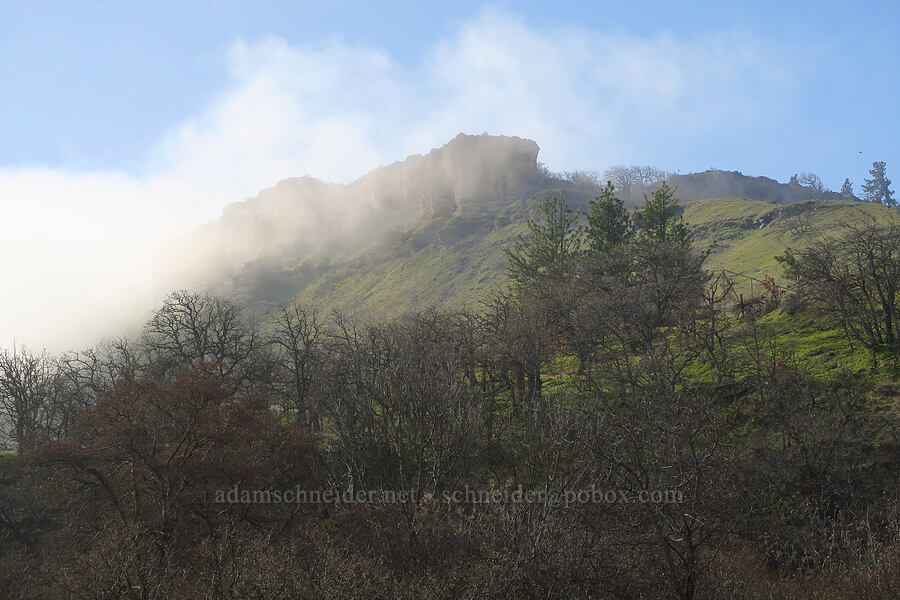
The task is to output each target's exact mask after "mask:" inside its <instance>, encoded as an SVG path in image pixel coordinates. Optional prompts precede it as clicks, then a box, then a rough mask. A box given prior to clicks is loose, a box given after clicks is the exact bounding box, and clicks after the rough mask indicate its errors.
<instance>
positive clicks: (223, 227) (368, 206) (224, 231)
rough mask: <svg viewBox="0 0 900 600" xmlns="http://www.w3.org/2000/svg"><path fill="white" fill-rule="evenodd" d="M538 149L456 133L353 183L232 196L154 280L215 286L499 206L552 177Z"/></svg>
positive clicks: (292, 182) (160, 264)
mask: <svg viewBox="0 0 900 600" xmlns="http://www.w3.org/2000/svg"><path fill="white" fill-rule="evenodd" d="M538 151H539V148H538V145H537V144H536V143H535V142H534V141H532V140H527V139H522V138H518V137H507V136H490V135H486V134H484V135H477V136H473V135H464V134H459V135H458V136H456V137H455V138H453V139H452V140H451V141H450V142H449V143H447V144H446V145H445V146H443V147H441V148H437V149H434V150H432V151H431V152H429V153H428V154H425V155H414V156H410V157H408V158H407V159H406V160H404V161H399V162H395V163H393V164H390V165H387V166H384V167H380V168H378V169H375V170H374V171H372V172H370V173H368V174H367V175H365V176H363V177H361V178H359V179H358V180H356V181H354V182H352V183H350V184H332V183H326V182H324V181H321V180H318V179H315V178H312V177H297V178H291V179H286V180H284V181H281V182H279V183H278V184H277V185H275V186H274V187H272V188H268V189H265V190H262V191H261V192H260V193H259V194H258V195H257V196H256V197H254V198H250V199H248V200H245V201H243V202H236V203H233V204H230V205H228V206H227V207H226V208H225V210H224V211H223V214H222V216H221V217H220V218H219V219H217V220H215V221H213V222H211V223H208V224H206V225H204V226H203V227H201V228H199V229H197V230H196V231H194V232H193V233H191V234H190V235H188V236H186V237H185V238H183V239H182V240H181V241H180V242H178V243H177V244H176V245H175V246H174V247H173V248H171V249H169V250H168V251H166V252H165V253H164V254H161V255H159V256H158V257H157V260H156V262H155V265H154V276H155V280H156V287H157V288H158V289H161V290H164V289H172V288H175V287H201V288H205V287H210V286H211V284H213V283H216V282H221V281H222V280H223V278H227V277H228V276H229V275H231V274H234V273H236V272H238V271H239V270H241V269H242V268H243V267H244V265H246V264H248V263H250V262H252V261H256V260H260V259H262V258H264V257H271V256H273V255H279V256H285V255H294V256H299V255H302V254H308V253H310V252H315V251H319V250H327V249H328V248H329V247H331V246H335V245H340V246H341V247H346V245H347V244H357V245H360V244H366V243H368V242H370V241H371V240H372V239H373V238H375V237H377V236H379V235H383V234H385V233H386V232H391V231H403V230H405V229H407V228H409V227H410V226H411V225H412V224H413V223H416V222H417V221H419V220H421V219H423V218H429V217H446V216H459V215H466V214H478V213H492V212H496V211H499V210H500V209H502V208H503V207H505V206H507V205H508V204H509V203H510V202H513V201H515V200H517V199H520V198H528V197H531V196H532V195H534V194H535V193H537V192H539V191H540V190H542V189H546V188H547V187H549V186H550V185H552V183H553V181H552V180H550V179H549V178H548V177H547V175H546V174H545V173H544V172H543V171H542V170H541V169H540V168H539V167H538V163H537V156H538ZM557 183H558V182H557Z"/></svg>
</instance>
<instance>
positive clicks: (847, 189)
mask: <svg viewBox="0 0 900 600" xmlns="http://www.w3.org/2000/svg"><path fill="white" fill-rule="evenodd" d="M841 196H846V197H848V198H852V197H853V182H852V181H850V178H849V177H848V178H847V179H844V185H842V186H841Z"/></svg>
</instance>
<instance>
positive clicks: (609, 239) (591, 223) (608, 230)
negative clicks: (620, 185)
mask: <svg viewBox="0 0 900 600" xmlns="http://www.w3.org/2000/svg"><path fill="white" fill-rule="evenodd" d="M587 217H588V225H587V239H588V244H589V245H590V249H591V250H592V251H594V252H605V251H607V250H609V249H610V248H614V247H615V246H619V245H621V244H623V243H625V242H626V241H627V240H628V239H629V238H631V236H632V235H633V229H632V224H631V217H630V216H629V214H628V210H626V209H625V205H624V203H623V202H622V201H621V200H619V199H618V198H616V196H615V187H614V186H613V184H612V182H611V181H607V182H606V187H605V188H603V190H601V192H600V195H599V196H597V197H596V198H595V199H594V200H591V203H590V211H589V212H588V216H587Z"/></svg>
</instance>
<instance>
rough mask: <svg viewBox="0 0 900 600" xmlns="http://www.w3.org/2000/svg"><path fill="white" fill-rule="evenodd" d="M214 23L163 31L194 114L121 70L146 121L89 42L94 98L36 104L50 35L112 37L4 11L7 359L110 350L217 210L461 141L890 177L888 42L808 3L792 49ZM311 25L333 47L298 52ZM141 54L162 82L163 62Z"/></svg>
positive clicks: (745, 39) (478, 12)
mask: <svg viewBox="0 0 900 600" xmlns="http://www.w3.org/2000/svg"><path fill="white" fill-rule="evenodd" d="M204 10H206V11H207V12H203V11H198V12H192V13H191V14H190V15H186V16H185V17H184V18H186V19H194V20H195V21H196V23H197V24H199V23H201V22H202V21H203V20H204V19H209V18H211V16H210V15H211V14H212V13H215V14H216V15H217V19H219V20H218V21H217V22H216V28H214V29H216V31H218V32H219V33H220V35H219V37H217V38H196V39H195V38H191V37H190V36H191V31H189V29H190V28H189V27H187V25H189V24H190V23H189V22H188V23H186V22H179V21H178V20H176V19H175V18H174V17H172V18H171V19H170V20H169V21H163V22H162V24H160V23H157V25H158V26H159V27H160V31H163V32H166V33H167V34H170V35H171V36H172V38H173V39H174V40H175V42H173V43H175V44H176V45H177V44H179V43H180V44H185V43H186V41H185V40H188V39H190V40H191V49H192V50H191V51H192V52H193V54H190V55H189V56H186V57H185V58H184V60H181V61H169V62H168V63H166V64H167V65H170V68H172V69H174V70H179V69H180V70H181V71H180V72H183V73H184V74H187V73H188V72H190V73H201V74H204V77H201V80H202V82H205V83H204V84H203V85H201V84H200V83H197V84H196V85H193V86H192V87H191V89H192V90H193V93H194V94H195V98H194V101H193V102H186V101H185V99H184V96H183V94H181V92H180V91H179V90H177V89H167V88H166V87H165V84H166V83H171V82H170V80H169V79H167V77H166V76H164V75H161V74H159V73H156V72H150V71H147V72H146V73H144V72H142V69H141V66H140V64H141V63H140V61H138V62H136V63H135V64H133V65H131V66H130V67H128V69H129V72H132V73H133V72H134V71H137V72H138V73H139V74H140V75H139V77H144V76H146V79H147V80H149V81H150V82H154V81H156V82H157V83H158V84H159V87H157V88H156V89H155V90H154V93H153V94H152V97H150V98H145V99H142V100H141V101H140V103H138V104H135V105H130V104H127V103H125V102H123V103H121V104H116V103H115V102H112V103H109V101H108V100H107V98H109V97H112V98H120V99H121V98H123V92H122V86H124V85H127V83H125V82H123V81H122V80H121V79H119V78H117V77H116V76H115V74H116V72H117V69H116V68H115V66H114V64H113V63H115V62H116V61H117V60H118V59H117V55H116V52H114V51H112V50H114V49H113V48H110V47H105V46H103V44H104V43H106V42H102V41H93V42H90V43H93V44H95V46H96V52H95V53H94V54H92V55H91V56H93V60H94V61H95V62H86V63H84V64H79V65H69V66H70V67H76V66H77V69H80V70H82V71H83V72H84V73H85V75H84V76H85V78H86V79H87V80H88V81H90V82H92V89H90V91H89V93H85V92H84V90H82V89H80V88H78V86H77V84H76V81H75V80H73V79H70V78H68V77H66V75H65V74H63V73H61V72H60V73H57V71H56V70H54V71H50V73H51V74H56V75H58V76H59V78H60V80H59V82H58V84H56V85H55V86H51V88H50V89H52V90H53V91H54V92H55V96H54V97H53V98H52V99H49V100H48V98H47V97H45V96H40V97H38V96H39V95H40V91H46V90H45V88H43V87H41V86H34V85H30V82H31V79H32V78H35V77H37V76H38V74H39V73H41V72H44V71H42V69H44V68H45V66H46V65H47V64H52V65H56V66H57V67H59V70H62V67H60V65H66V64H68V61H70V60H73V59H72V58H71V56H69V55H68V54H67V53H66V52H65V49H64V46H65V44H63V43H61V42H59V40H55V42H56V43H55V44H51V45H50V50H49V51H48V50H46V49H45V48H42V46H44V45H45V38H44V37H43V36H45V35H48V34H51V33H53V34H54V35H62V36H70V37H71V40H70V41H72V43H73V44H75V45H78V44H80V43H88V42H85V40H87V39H88V38H90V39H94V40H103V39H105V38H104V27H107V26H109V22H108V21H104V20H103V19H100V18H99V17H98V20H97V21H96V22H93V23H91V22H82V21H81V20H79V21H78V23H79V24H80V25H82V26H83V27H82V28H80V29H79V28H78V27H73V28H72V29H71V31H70V30H69V29H64V30H63V31H62V33H60V32H59V31H56V30H55V29H54V27H55V26H57V25H59V23H60V22H63V21H65V19H66V18H67V15H66V10H64V9H60V10H59V11H54V12H53V13H52V14H51V13H50V12H48V11H47V10H43V9H40V8H37V9H34V10H32V9H31V8H30V5H29V4H26V3H22V4H21V5H10V6H7V7H5V8H4V9H2V10H0V22H2V23H3V25H0V42H2V46H0V53H2V61H0V76H3V77H2V79H3V80H4V81H6V82H7V83H6V84H5V86H4V88H5V89H4V91H3V93H2V94H0V98H2V99H0V103H2V104H0V130H4V131H7V132H8V133H6V134H4V136H3V139H4V144H3V151H2V153H0V161H2V162H0V252H2V256H3V257H4V260H3V261H2V262H0V281H2V282H3V289H4V293H3V294H0V343H4V344H8V343H9V342H10V341H12V340H17V341H21V342H26V343H28V344H29V345H31V346H41V345H44V346H47V347H48V348H50V349H63V348H68V347H72V346H80V345H84V344H88V343H91V342H92V341H93V340H94V339H96V338H97V337H98V336H103V335H113V334H118V333H121V332H122V331H123V329H124V328H127V327H129V326H133V325H135V324H137V323H140V322H141V321H142V319H143V317H144V316H145V314H146V312H147V311H148V310H150V308H151V307H152V306H153V305H154V303H155V302H156V301H157V300H158V297H157V296H156V295H155V294H156V293H157V292H159V290H154V289H153V285H152V281H151V278H150V263H151V257H152V255H153V253H154V251H155V249H158V248H160V247H161V246H165V245H169V244H171V243H172V240H173V238H174V237H176V236H179V235H182V234H184V233H185V232H188V231H190V230H191V229H193V228H195V227H197V226H199V225H201V224H202V223H204V222H207V221H209V220H211V219H214V218H216V217H217V216H218V215H219V214H220V213H221V211H222V209H223V207H224V206H225V205H227V204H228V203H231V202H235V201H239V200H242V199H244V198H247V197H250V196H253V195H255V194H256V193H257V192H258V191H259V190H260V189H262V188H265V187H268V186H271V185H274V184H275V183H276V182H277V181H279V180H282V179H285V178H288V177H294V176H301V175H304V174H309V175H313V176H315V177H318V178H320V179H323V180H326V181H332V182H349V181H352V180H354V179H355V178H357V177H359V176H361V175H363V174H365V173H366V172H368V171H370V170H371V169H373V168H375V167H377V166H379V165H380V164H387V163H390V162H393V161H395V160H400V159H403V158H405V157H406V156H407V155H409V154H413V153H424V152H427V151H428V150H429V149H430V148H433V147H437V146H440V145H442V144H443V143H445V142H447V141H448V140H450V139H451V138H452V137H453V136H455V135H456V134H457V133H459V132H465V133H473V134H477V133H481V132H483V131H486V132H489V133H492V134H507V135H517V136H522V137H528V138H531V139H534V140H536V141H537V142H538V143H539V144H540V146H541V153H540V156H539V160H542V161H543V162H545V163H546V164H548V165H549V167H550V168H551V169H557V170H571V169H603V168H605V167H607V166H609V165H611V164H618V163H624V164H631V163H640V164H653V165H656V166H659V167H661V168H664V169H667V170H669V171H672V172H682V173H686V172H690V171H696V170H702V169H706V168H708V167H711V166H714V167H718V168H723V169H739V170H743V171H744V172H747V173H752V174H764V175H768V176H771V177H776V178H778V179H780V180H781V181H786V180H787V178H788V177H789V176H790V175H791V174H792V173H793V172H798V171H813V172H816V173H819V174H820V175H821V176H822V178H823V179H824V181H825V184H826V185H827V186H828V187H830V188H832V189H839V188H840V184H841V182H842V181H843V179H844V178H845V177H850V178H851V179H854V181H857V182H861V180H862V177H863V175H864V174H865V172H866V169H867V168H868V165H871V162H872V160H874V159H875V158H877V159H879V160H885V161H887V163H888V164H889V165H890V164H896V163H897V161H896V160H892V159H893V158H894V157H895V156H896V150H895V149H894V148H893V147H892V146H891V145H890V141H891V140H890V137H891V136H890V135H889V132H891V131H896V129H897V127H896V126H897V124H898V123H897V118H898V117H897V116H896V113H895V111H891V112H889V113H885V112H881V111H880V110H879V109H880V108H883V107H884V106H885V104H884V103H885V102H889V100H887V98H890V97H892V96H895V93H896V86H897V83H896V82H895V81H890V82H888V81H882V80H880V79H878V78H879V77H880V75H879V73H878V71H879V69H880V68H883V67H884V66H885V64H884V63H885V61H887V62H888V63H889V65H888V66H891V65H893V67H894V68H896V65H895V61H896V60H897V58H896V57H897V56H898V55H900V52H894V53H883V52H882V50H883V49H884V48H896V45H897V42H896V41H895V40H893V38H891V40H890V41H889V40H888V37H887V36H888V35H893V33H892V32H887V30H886V29H879V27H880V25H877V24H874V25H873V24H871V22H870V20H869V18H868V17H866V15H859V16H854V17H849V18H848V16H847V15H845V14H843V11H838V10H832V9H830V8H827V7H826V8H819V7H818V6H817V7H816V8H810V9H809V10H811V11H817V19H818V20H819V27H817V28H809V27H806V26H803V25H801V24H799V23H796V24H795V25H794V27H795V28H796V29H795V30H794V33H795V35H792V36H787V35H784V30H783V29H781V28H783V27H790V26H791V25H790V23H789V21H790V20H789V19H785V21H786V22H788V25H787V26H786V25H784V23H782V24H779V25H771V26H768V25H766V24H765V22H764V21H761V20H760V19H748V20H747V21H743V20H742V19H741V18H740V17H741V15H736V14H734V13H731V14H729V15H728V16H727V17H723V19H722V21H721V22H716V23H711V22H709V21H708V18H707V19H706V20H704V21H702V22H699V23H697V24H696V26H695V27H694V28H693V29H692V28H690V27H688V26H687V20H688V16H690V15H688V16H685V17H684V20H685V22H684V23H682V25H685V26H683V27H674V26H672V25H670V24H667V23H662V22H656V21H652V20H650V21H645V20H642V19H639V18H638V16H640V15H641V14H642V11H646V10H647V9H646V7H643V8H642V7H637V8H634V9H633V12H632V13H630V14H620V13H617V14H616V15H615V19H614V20H612V21H609V22H607V21H603V20H601V19H600V18H599V17H598V16H597V15H596V14H595V13H594V11H593V9H592V8H588V7H565V9H564V10H562V9H561V10H562V12H561V13H560V14H559V15H555V16H554V18H552V19H548V18H543V16H542V15H541V14H540V12H538V9H533V10H532V9H529V10H527V11H526V12H525V13H517V12H514V11H509V10H505V9H501V8H490V7H489V8H479V7H469V8H467V9H466V10H467V11H468V12H467V14H465V15H460V16H459V17H458V18H456V19H454V20H451V21H450V22H452V23H453V25H452V26H449V27H447V28H444V29H441V30H439V31H435V32H432V34H431V35H425V34H423V33H422V31H421V30H420V29H421V26H422V24H421V23H417V22H415V21H414V19H413V18H412V17H408V19H411V20H403V19H398V20H397V21H396V22H395V24H394V26H393V29H392V30H390V31H383V32H382V35H383V36H384V37H382V38H379V39H372V37H371V36H369V35H366V34H365V33H364V32H363V31H361V30H359V29H356V28H357V27H359V23H358V22H357V21H355V20H354V21H352V22H353V24H354V26H353V27H349V26H348V29H347V31H346V32H345V31H344V30H343V29H342V28H341V25H340V23H335V22H334V21H333V19H331V18H330V16H329V15H321V14H320V15H318V16H312V17H310V18H311V19H312V20H313V24H312V25H311V24H310V23H305V25H304V26H303V27H302V28H300V29H299V31H301V33H298V34H296V35H295V36H291V35H289V33H288V32H285V31H284V30H283V26H282V25H278V26H276V25H275V23H277V22H278V21H279V19H278V18H277V15H275V16H273V17H272V21H271V23H270V25H271V27H270V29H268V30H267V29H266V24H265V23H260V22H259V21H253V23H252V26H251V25H248V26H247V27H248V28H247V29H246V30H245V29H242V21H241V20H240V18H238V15H237V14H236V13H234V11H232V10H231V9H229V8H222V7H210V6H207V7H206V8H205V9H204ZM880 10H881V12H882V13H884V14H882V15H881V16H880V17H878V19H877V22H878V23H888V22H891V21H892V20H894V19H891V18H889V17H890V16H891V14H892V15H893V16H896V9H894V8H893V7H884V8H883V9H880ZM274 12H277V11H274ZM889 13H890V14H889ZM229 15H230V16H231V20H229ZM567 15H568V16H567ZM585 15H588V16H589V17H590V18H587V16H585ZM90 16H91V13H87V16H84V15H82V16H81V18H84V19H87V18H88V17H90ZM385 16H390V15H385ZM581 16H585V18H581ZM869 17H871V15H869ZM41 18H43V19H45V21H43V22H42V21H41ZM316 18H318V19H320V21H321V25H322V27H321V28H320V29H321V30H323V31H329V32H334V34H335V35H333V36H331V37H327V36H325V37H323V36H322V35H321V34H316V35H313V34H311V33H308V32H309V29H308V28H311V27H312V28H314V27H313V26H314V24H315V19H316ZM131 20H132V21H135V22H138V21H140V20H141V19H140V15H132V19H131ZM282 20H284V19H283V17H282ZM308 20H310V19H307V21H308ZM776 27H777V29H776ZM404 28H410V29H415V35H416V36H419V37H417V38H416V39H417V40H419V43H418V44H411V45H410V46H408V47H402V46H399V45H398V44H397V43H396V42H394V41H391V40H392V38H393V37H396V36H403V35H405V34H406V30H405V29H404ZM837 30H840V31H839V32H838V33H834V32H835V31H837ZM863 30H865V32H866V36H868V37H860V35H859V32H860V31H863ZM303 32H307V33H303ZM163 37H165V36H163ZM876 38H877V39H876ZM66 39H67V38H65V37H64V38H63V42H65V41H66ZM224 39H227V40H228V41H227V43H226V42H224V41H223V40H224ZM875 41H877V42H878V43H874V42H875ZM123 43H124V42H123ZM851 43H853V44H855V45H856V46H855V48H854V50H853V53H854V54H852V55H851V54H848V50H847V49H848V47H849V45H850V44H851ZM875 48H879V51H878V52H876V50H875ZM53 51H58V54H56V55H48V54H47V52H51V53H52V52H53ZM144 52H145V58H146V60H147V61H148V62H149V63H152V62H153V60H154V56H155V55H154V53H155V52H158V53H163V52H167V50H165V49H164V48H163V44H160V45H158V46H155V47H153V48H145V49H144ZM891 54H892V56H889V55H891ZM139 58H140V57H139ZM891 61H894V62H891ZM851 63H852V64H851ZM184 77H185V78H187V77H188V76H187V75H184ZM870 78H871V80H870ZM148 85H149V84H148ZM7 86H8V87H7ZM874 90H880V91H879V92H878V93H875V92H874ZM869 93H872V94H873V96H872V97H871V98H869V99H862V100H861V102H862V103H863V104H868V105H869V106H870V110H866V111H860V110H859V105H858V104H857V105H855V106H854V108H852V109H851V108H850V106H849V104H847V102H846V100H847V98H848V97H854V98H857V100H859V98H858V96H859V95H861V94H869ZM69 98H71V99H72V102H74V103H76V104H77V103H79V102H80V103H81V105H80V107H81V109H82V111H83V112H82V115H83V117H84V119H85V122H84V123H82V124H81V127H80V129H78V130H77V131H75V130H72V131H68V130H67V131H65V132H61V133H59V134H58V135H56V134H55V133H54V128H59V127H60V125H59V124H58V121H59V120H60V116H59V115H68V116H67V117H66V119H68V121H72V122H75V121H77V120H79V119H81V118H82V116H80V115H79V114H77V113H74V114H73V110H72V107H71V106H70V105H69V104H68V103H67V102H68V100H69ZM170 98H172V101H171V103H170V102H169V99H170ZM92 103H93V104H92ZM97 104H99V105H100V106H103V107H105V111H106V112H105V113H103V112H102V111H98V110H97V109H96V106H94V105H97ZM30 107H31V108H30ZM34 107H39V108H34ZM160 107H161V108H160ZM179 109H180V112H179ZM42 111H46V112H42ZM174 113H178V114H174ZM860 113H865V114H864V115H861V114H860ZM826 114H827V115H829V116H828V117H827V118H826V117H825V116H824V115H826ZM123 120H134V121H135V122H138V123H141V122H144V121H146V126H145V127H144V128H139V127H135V128H134V131H131V130H129V131H131V133H130V134H129V133H127V132H126V133H116V132H113V131H112V130H113V129H115V127H111V126H110V123H114V124H115V123H119V122H120V121H123ZM73 132H74V133H73ZM73 135H74V137H72V136H73ZM129 135H130V137H128V136H129ZM104 144H108V148H105V147H104ZM17 148H20V150H18V151H17ZM61 148H62V149H63V150H64V151H61V150H60V149H61ZM348 210H349V208H348ZM322 235H323V236H325V237H327V236H328V235H329V232H322Z"/></svg>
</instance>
